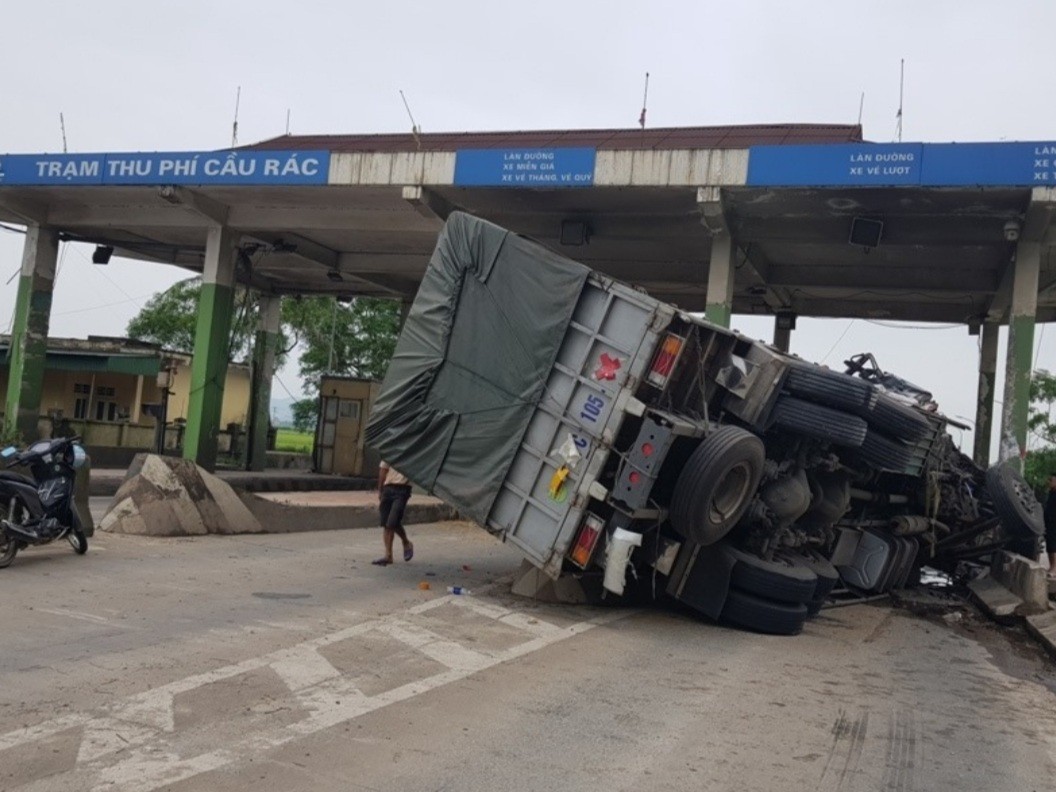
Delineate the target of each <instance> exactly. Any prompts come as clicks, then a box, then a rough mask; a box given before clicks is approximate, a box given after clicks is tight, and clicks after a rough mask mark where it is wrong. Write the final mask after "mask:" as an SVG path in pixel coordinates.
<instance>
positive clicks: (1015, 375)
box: [998, 241, 1041, 470]
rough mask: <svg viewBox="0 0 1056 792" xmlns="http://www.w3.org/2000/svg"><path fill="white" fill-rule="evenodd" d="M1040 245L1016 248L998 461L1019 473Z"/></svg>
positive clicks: (1024, 446) (1023, 452)
mask: <svg viewBox="0 0 1056 792" xmlns="http://www.w3.org/2000/svg"><path fill="white" fill-rule="evenodd" d="M1040 266H1041V244H1040V243H1038V242H1025V241H1021V242H1020V243H1019V244H1018V245H1016V261H1015V264H1014V267H1015V269H1014V270H1013V276H1012V305H1011V309H1010V311H1009V317H1008V350H1007V357H1006V366H1005V393H1004V404H1003V405H1002V408H1001V443H1000V448H999V449H998V460H999V461H1001V462H1004V461H1005V460H1015V461H1016V463H1017V464H1018V466H1019V468H1020V470H1022V467H1023V457H1024V456H1026V453H1027V415H1028V413H1029V409H1030V375H1031V369H1032V368H1033V363H1034V360H1033V357H1034V315H1035V313H1036V311H1037V307H1038V271H1039V269H1040Z"/></svg>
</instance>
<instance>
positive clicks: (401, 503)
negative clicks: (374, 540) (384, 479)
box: [379, 484, 411, 528]
mask: <svg viewBox="0 0 1056 792" xmlns="http://www.w3.org/2000/svg"><path fill="white" fill-rule="evenodd" d="M410 499H411V486H410V485H409V484H386V485H385V486H384V487H382V488H381V503H380V506H379V511H380V512H381V515H380V516H381V522H380V523H379V524H380V525H381V527H382V528H400V527H401V526H402V525H403V512H404V511H405V510H406V509H407V501H409V500H410Z"/></svg>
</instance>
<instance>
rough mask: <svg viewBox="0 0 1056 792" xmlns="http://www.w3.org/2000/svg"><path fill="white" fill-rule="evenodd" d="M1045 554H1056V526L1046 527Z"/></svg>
mask: <svg viewBox="0 0 1056 792" xmlns="http://www.w3.org/2000/svg"><path fill="white" fill-rule="evenodd" d="M1045 552H1046V553H1056V525H1046V526H1045Z"/></svg>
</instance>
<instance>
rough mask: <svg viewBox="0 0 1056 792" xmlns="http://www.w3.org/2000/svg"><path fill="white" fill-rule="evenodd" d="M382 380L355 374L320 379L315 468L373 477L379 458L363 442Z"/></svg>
mask: <svg viewBox="0 0 1056 792" xmlns="http://www.w3.org/2000/svg"><path fill="white" fill-rule="evenodd" d="M380 387H381V383H380V382H376V381H374V380H367V379H355V378H352V377H323V378H322V379H320V381H319V419H318V422H317V423H316V427H315V453H314V463H315V470H316V471H317V472H318V473H331V474H334V475H339V476H373V475H375V474H376V473H377V470H378V461H379V460H378V457H377V455H376V454H375V453H373V452H372V451H370V450H368V449H367V448H366V447H365V446H364V444H363V430H364V429H365V428H366V426H367V421H368V419H369V418H370V408H371V406H372V405H373V404H374V399H375V398H377V395H378V390H379V389H380Z"/></svg>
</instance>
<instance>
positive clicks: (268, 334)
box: [246, 295, 282, 470]
mask: <svg viewBox="0 0 1056 792" xmlns="http://www.w3.org/2000/svg"><path fill="white" fill-rule="evenodd" d="M259 305H260V322H259V324H258V326H257V333H256V335H255V336H254V339H253V379H252V382H251V384H250V388H251V391H250V405H249V437H248V441H249V453H248V454H246V467H247V469H248V470H264V468H265V467H266V462H267V451H268V426H269V420H268V419H269V417H270V416H271V381H272V378H273V377H274V376H275V357H276V355H277V353H278V350H279V342H280V335H279V327H280V319H281V315H280V308H281V306H282V298H281V297H280V296H278V295H261V296H260V300H259Z"/></svg>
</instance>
